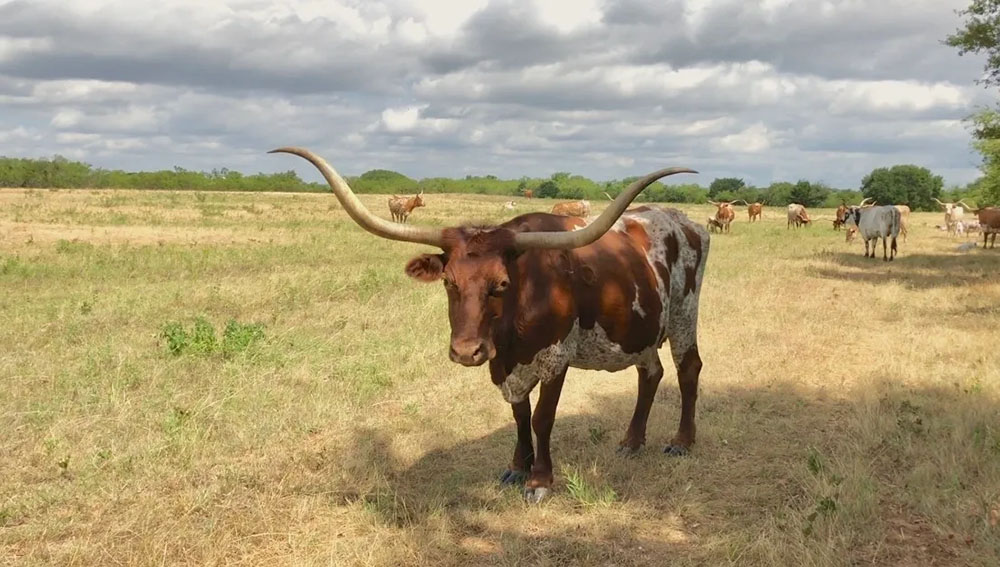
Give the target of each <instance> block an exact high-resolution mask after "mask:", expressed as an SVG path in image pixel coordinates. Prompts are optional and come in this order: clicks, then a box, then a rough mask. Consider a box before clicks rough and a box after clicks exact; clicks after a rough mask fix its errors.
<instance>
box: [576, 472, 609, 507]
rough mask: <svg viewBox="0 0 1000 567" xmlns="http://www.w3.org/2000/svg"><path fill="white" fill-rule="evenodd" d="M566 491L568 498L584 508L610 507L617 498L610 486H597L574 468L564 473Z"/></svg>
mask: <svg viewBox="0 0 1000 567" xmlns="http://www.w3.org/2000/svg"><path fill="white" fill-rule="evenodd" d="M566 491H567V492H568V493H569V496H570V498H572V499H573V500H574V501H575V502H576V503H577V504H579V505H581V506H584V507H597V506H610V505H611V504H613V503H614V501H615V500H616V499H617V497H618V495H617V494H615V491H614V489H613V488H611V487H610V486H607V485H597V484H596V483H594V482H591V481H589V480H587V478H586V477H584V475H583V474H582V473H581V472H580V471H579V470H578V469H574V468H571V469H569V470H568V471H567V473H566Z"/></svg>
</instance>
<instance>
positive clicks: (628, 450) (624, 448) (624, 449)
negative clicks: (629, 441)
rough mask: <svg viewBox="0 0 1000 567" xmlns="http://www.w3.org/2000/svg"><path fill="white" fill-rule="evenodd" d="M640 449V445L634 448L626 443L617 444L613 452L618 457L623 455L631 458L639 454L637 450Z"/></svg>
mask: <svg viewBox="0 0 1000 567" xmlns="http://www.w3.org/2000/svg"><path fill="white" fill-rule="evenodd" d="M640 451H642V445H639V446H638V447H636V448H634V449H633V448H632V447H629V446H628V445H619V446H618V450H617V451H615V453H617V454H618V456H620V457H625V458H626V459H631V458H635V457H638V456H639V452H640Z"/></svg>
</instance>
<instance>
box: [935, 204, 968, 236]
mask: <svg viewBox="0 0 1000 567" xmlns="http://www.w3.org/2000/svg"><path fill="white" fill-rule="evenodd" d="M934 200H935V201H937V204H939V205H941V207H942V208H944V225H945V226H946V227H948V234H956V229H957V228H958V226H957V223H960V222H962V221H963V220H964V218H965V209H963V208H962V207H961V206H959V204H962V205H965V206H966V207H968V208H969V209H972V207H969V205H967V204H965V202H964V201H962V200H961V199H959V200H958V202H957V203H942V202H941V201H938V200H937V199H934Z"/></svg>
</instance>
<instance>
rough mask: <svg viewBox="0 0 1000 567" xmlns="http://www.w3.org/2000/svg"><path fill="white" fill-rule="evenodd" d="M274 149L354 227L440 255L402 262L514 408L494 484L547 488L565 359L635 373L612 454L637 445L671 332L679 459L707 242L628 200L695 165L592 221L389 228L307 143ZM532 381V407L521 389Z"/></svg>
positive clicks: (687, 438) (677, 215)
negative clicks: (631, 401)
mask: <svg viewBox="0 0 1000 567" xmlns="http://www.w3.org/2000/svg"><path fill="white" fill-rule="evenodd" d="M272 152H286V153H291V154H295V155H298V156H301V157H303V158H305V159H306V160H308V161H310V162H311V163H312V164H313V165H314V166H316V168H317V169H319V170H320V172H321V173H322V174H323V177H324V178H325V179H326V181H327V182H328V183H329V184H330V187H331V188H332V189H333V192H334V194H335V195H336V196H337V198H338V199H339V200H340V202H341V204H342V205H343V207H344V210H345V211H347V213H348V214H349V215H350V216H351V218H352V219H354V221H355V222H357V223H358V224H359V225H361V227H362V228H364V229H365V230H368V231H369V232H372V233H374V234H376V235H378V236H382V237H383V238H389V239H392V240H401V241H407V242H415V243H420V244H426V245H430V246H435V247H437V248H440V249H441V250H442V252H441V253H439V254H421V255H419V256H417V257H415V258H413V259H412V260H410V262H409V263H408V264H407V265H406V273H407V275H409V276H410V277H412V278H415V279H417V280H420V281H425V282H443V283H444V288H445V290H446V291H447V294H448V317H449V319H450V322H451V345H450V357H451V360H452V361H454V362H457V363H459V364H462V365H465V366H479V365H482V364H486V363H488V364H489V371H490V378H491V380H492V382H493V383H494V384H495V385H496V386H497V387H498V388H499V389H500V391H501V393H502V394H503V397H504V399H505V400H506V401H507V402H509V403H510V404H511V409H512V410H513V414H514V421H515V422H516V431H517V443H516V445H515V448H514V456H513V459H512V461H511V463H510V465H509V466H508V467H507V470H506V471H505V472H504V473H503V474H502V475H501V478H500V480H501V483H503V484H511V483H515V482H520V481H522V480H524V481H525V488H524V494H525V497H526V498H527V499H528V500H529V501H532V502H537V501H538V500H540V499H542V498H543V497H544V496H545V495H546V494H547V493H548V492H549V490H550V488H551V487H552V483H553V468H552V456H551V454H550V451H549V440H550V438H551V434H552V426H553V423H554V421H555V414H556V406H557V405H558V403H559V395H560V393H561V391H562V387H563V382H564V379H565V377H566V371H567V369H568V368H569V367H570V366H572V367H574V368H587V369H592V370H607V371H618V370H622V369H624V368H627V367H629V366H636V367H637V368H638V370H639V393H638V397H637V400H636V405H635V411H634V413H633V415H632V420H631V422H630V423H629V426H628V430H627V432H626V434H625V438H624V440H623V441H622V442H621V444H620V449H619V451H620V452H621V453H623V454H633V453H635V452H637V451H639V450H640V448H641V447H642V446H643V445H644V444H645V441H646V421H647V418H648V416H649V412H650V409H651V407H652V405H653V400H654V399H655V397H656V390H657V386H658V385H659V382H660V378H662V376H663V366H662V365H661V363H660V357H659V354H658V349H659V348H660V347H661V346H662V345H663V343H664V342H665V341H666V340H668V339H669V340H670V352H671V355H672V357H673V361H674V365H675V367H676V369H677V377H678V382H679V385H680V391H681V417H680V425H679V427H678V430H677V434H676V435H675V436H674V437H673V439H672V440H671V441H670V443H669V444H668V445H667V446H666V448H665V449H664V452H666V453H668V454H671V455H683V454H685V453H687V451H688V450H689V448H690V447H691V445H692V444H693V443H694V441H695V403H696V399H697V396H698V376H699V374H700V372H701V367H702V363H701V357H700V356H699V354H698V341H697V331H696V328H697V323H698V298H699V294H700V291H701V284H702V278H703V275H704V271H705V261H706V259H707V257H708V251H709V236H708V233H707V232H706V231H705V229H704V228H702V227H701V226H698V225H696V224H695V223H693V222H691V220H689V219H688V218H687V217H686V216H684V214H683V213H681V212H679V211H676V210H673V209H661V208H658V207H638V208H636V209H633V210H631V211H627V212H626V211H625V208H626V207H627V206H628V205H629V203H630V202H631V201H632V200H633V199H635V197H636V196H637V195H638V194H639V192H641V191H642V190H643V189H644V188H646V187H647V186H649V185H650V184H651V183H653V182H654V181H655V180H657V179H659V178H662V177H665V176H667V175H673V174H676V173H682V172H688V173H695V172H694V171H692V170H690V169H684V168H671V169H663V170H660V171H657V172H655V173H651V174H649V175H647V176H645V177H642V178H640V179H638V180H637V181H635V182H634V183H632V184H631V185H629V186H628V187H627V188H626V189H625V191H624V192H622V194H621V195H619V196H618V198H617V199H615V201H614V202H613V203H611V204H610V205H609V206H608V207H607V209H605V210H604V212H603V213H602V214H601V215H600V216H599V217H598V218H596V219H595V220H594V221H593V222H592V223H590V224H589V225H588V224H587V223H585V222H584V221H583V220H582V219H579V218H574V217H563V216H558V215H552V214H546V213H528V214H524V215H520V216H517V217H515V218H513V219H511V220H509V221H507V222H505V223H503V224H501V225H499V226H459V227H449V228H433V227H415V226H403V225H398V224H393V223H390V222H388V221H385V220H383V219H380V218H378V217H376V216H374V215H372V214H371V213H370V212H369V211H368V210H367V209H366V208H365V206H364V205H363V204H362V203H361V201H360V200H358V198H357V197H356V196H355V195H354V193H353V192H351V189H350V187H348V185H347V183H346V182H345V181H344V180H343V178H342V177H341V176H340V175H338V174H337V172H336V171H334V170H333V168H331V167H330V166H329V165H328V164H327V163H326V161H324V160H323V159H322V158H320V157H318V156H316V155H314V154H312V153H311V152H309V151H308V150H304V149H301V148H280V149H277V150H272ZM623 213H624V214H623ZM539 384H541V391H540V393H539V395H538V401H537V404H536V406H535V410H534V414H532V411H531V402H530V401H529V397H528V396H529V394H530V393H531V391H532V390H533V389H534V388H535V387H536V386H537V385H539ZM532 430H534V433H535V436H536V437H537V446H536V445H535V444H534V443H533V442H532V435H531V433H532Z"/></svg>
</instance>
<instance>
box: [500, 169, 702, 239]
mask: <svg viewBox="0 0 1000 567" xmlns="http://www.w3.org/2000/svg"><path fill="white" fill-rule="evenodd" d="M675 173H698V172H697V171H695V170H693V169H688V168H686V167H671V168H667V169H661V170H659V171H654V172H653V173H650V174H649V175H647V176H645V177H642V178H640V179H637V180H635V181H633V182H632V184H631V185H629V186H628V187H626V188H625V190H624V191H622V192H621V194H620V195H618V198H617V199H615V200H614V201H612V203H611V204H610V205H608V208H606V209H604V212H603V213H601V216H599V217H597V218H596V219H595V220H594V222H592V223H590V224H589V225H587V226H586V227H584V228H581V229H580V230H571V231H558V232H518V233H515V234H514V245H515V246H516V247H517V248H519V249H520V250H531V249H533V248H548V249H563V250H568V249H570V248H579V247H581V246H586V245H588V244H590V243H592V242H594V241H595V240H597V239H598V238H600V237H601V236H604V233H605V232H607V231H609V230H611V227H612V226H613V225H614V224H615V221H617V220H618V217H620V216H622V213H624V212H625V209H626V208H628V206H629V204H630V203H631V202H632V201H633V200H635V198H636V197H638V196H639V193H642V190H643V189H645V188H646V187H649V186H650V185H651V184H652V183H653V182H654V181H656V180H657V179H660V178H662V177H666V176H668V175H674V174H675Z"/></svg>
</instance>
